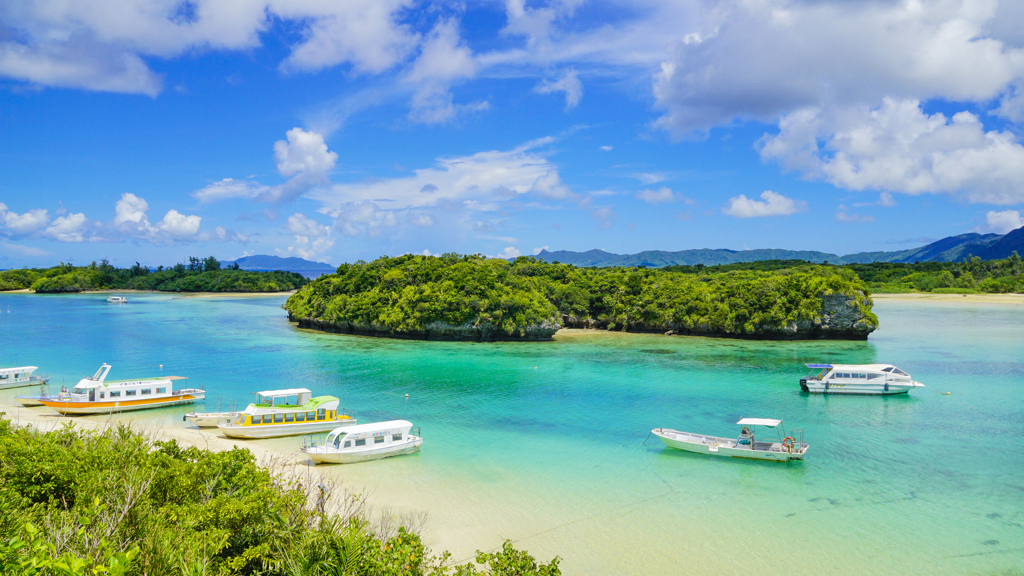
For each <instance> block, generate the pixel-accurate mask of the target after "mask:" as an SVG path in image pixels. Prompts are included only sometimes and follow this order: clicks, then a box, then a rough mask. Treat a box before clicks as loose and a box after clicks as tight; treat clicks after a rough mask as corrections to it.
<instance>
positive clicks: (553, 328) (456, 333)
mask: <svg viewBox="0 0 1024 576" xmlns="http://www.w3.org/2000/svg"><path fill="white" fill-rule="evenodd" d="M288 319H289V320H291V321H292V322H298V324H299V328H309V329H311V330H321V331H323V332H334V333H337V334H356V335H360V336H378V337H385V338H402V339H406V340H453V341H469V342H501V341H526V342H537V341H544V340H551V337H552V336H553V335H554V334H555V332H557V331H558V329H559V328H561V326H560V325H559V324H557V323H555V322H545V323H543V324H531V325H529V326H521V327H519V328H517V330H516V331H515V332H513V333H512V334H508V333H506V332H505V331H504V330H501V329H500V328H498V327H496V326H494V325H493V324H481V325H474V324H463V325H461V326H453V325H451V324H448V323H447V322H431V323H430V324H427V325H426V326H424V327H423V329H422V330H393V329H391V328H388V327H386V326H375V325H369V324H358V323H354V322H338V323H331V322H323V321H320V320H317V319H313V318H294V317H292V315H291V314H289V315H288Z"/></svg>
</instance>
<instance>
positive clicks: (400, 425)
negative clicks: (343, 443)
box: [331, 420, 412, 436]
mask: <svg viewBox="0 0 1024 576" xmlns="http://www.w3.org/2000/svg"><path fill="white" fill-rule="evenodd" d="M410 428H412V422H409V421H408V420H388V421H387V422H373V423H370V424H356V425H354V426H342V427H340V428H335V429H334V430H332V431H331V436H334V435H335V434H363V433H365V432H380V431H383V430H408V429H410Z"/></svg>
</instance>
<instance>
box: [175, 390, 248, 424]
mask: <svg viewBox="0 0 1024 576" xmlns="http://www.w3.org/2000/svg"><path fill="white" fill-rule="evenodd" d="M222 405H223V406H224V407H226V408H228V410H222V409H221V406H222ZM239 414H241V412H240V411H239V410H236V409H235V401H234V400H229V399H227V398H223V397H221V396H218V397H217V409H216V410H215V411H213V412H189V413H188V414H185V415H184V416H183V417H182V418H181V420H182V421H183V422H185V421H189V422H192V423H193V424H195V425H196V426H198V427H200V428H216V426H217V425H218V424H223V423H225V422H227V421H228V420H232V419H235V418H237V417H238V415H239Z"/></svg>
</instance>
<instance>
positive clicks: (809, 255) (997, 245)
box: [536, 227, 1024, 268]
mask: <svg viewBox="0 0 1024 576" xmlns="http://www.w3.org/2000/svg"><path fill="white" fill-rule="evenodd" d="M1014 251H1016V252H1017V253H1018V254H1021V255H1024V227H1021V228H1018V229H1016V230H1013V231H1011V232H1008V233H1007V234H1005V235H999V234H975V233H969V234H961V235H959V236H950V237H948V238H943V239H942V240H938V241H936V242H932V243H931V244H928V245H926V246H921V247H920V248H911V249H910V250H899V251H896V252H859V253H857V254H848V255H846V256H839V255H838V254H829V253H827V252H816V251H813V250H778V249H761V250H726V249H711V248H702V249H699V250H682V251H679V252H666V251H664V250H648V251H645V252H640V253H638V254H612V253H611V252H605V251H604V250H588V251H586V252H570V251H568V250H556V251H554V252H548V251H547V250H541V251H540V253H539V254H537V256H536V257H537V258H539V259H541V260H545V261H547V262H561V263H562V264H573V265H575V266H594V267H605V266H646V267H648V268H661V267H663V266H674V265H680V264H685V265H691V266H693V265H695V264H704V265H705V266H714V265H717V264H733V263H736V262H757V261H760V260H807V261H808V262H817V263H821V262H828V263H830V264H865V263H868V262H902V263H913V262H952V261H955V260H963V259H964V258H966V257H967V256H978V257H980V258H981V259H982V260H995V259H997V258H1006V257H1008V256H1009V255H1010V254H1011V253H1013V252H1014Z"/></svg>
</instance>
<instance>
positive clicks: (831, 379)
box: [800, 364, 924, 395]
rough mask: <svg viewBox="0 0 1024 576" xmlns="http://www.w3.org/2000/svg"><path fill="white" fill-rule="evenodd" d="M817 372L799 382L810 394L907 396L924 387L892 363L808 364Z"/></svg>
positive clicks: (802, 388) (801, 387)
mask: <svg viewBox="0 0 1024 576" xmlns="http://www.w3.org/2000/svg"><path fill="white" fill-rule="evenodd" d="M806 366H807V367H808V368H810V369H811V370H814V371H815V373H814V374H812V375H810V376H808V377H806V378H801V379H800V389H801V390H803V391H804V392H810V393H811V394H872V395H892V394H906V393H907V392H910V391H911V390H912V389H914V388H923V387H924V384H921V383H920V382H917V381H915V380H914V379H913V378H911V377H910V374H907V373H906V372H904V371H903V370H900V369H899V368H897V367H895V366H893V365H892V364H807V365H806Z"/></svg>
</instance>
